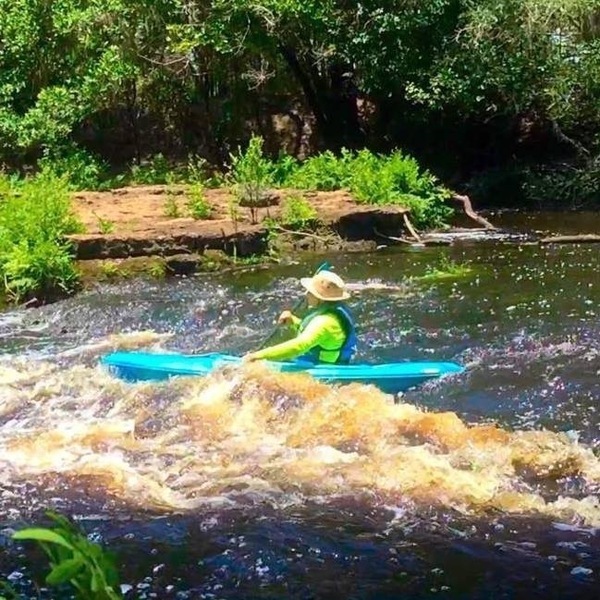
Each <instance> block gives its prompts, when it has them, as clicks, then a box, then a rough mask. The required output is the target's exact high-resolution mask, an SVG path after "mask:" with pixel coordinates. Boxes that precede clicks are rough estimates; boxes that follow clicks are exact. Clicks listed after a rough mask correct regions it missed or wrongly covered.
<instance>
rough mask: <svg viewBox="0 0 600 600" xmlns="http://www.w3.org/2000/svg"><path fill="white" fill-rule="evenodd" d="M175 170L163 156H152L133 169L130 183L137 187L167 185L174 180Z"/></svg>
mask: <svg viewBox="0 0 600 600" xmlns="http://www.w3.org/2000/svg"><path fill="white" fill-rule="evenodd" d="M172 176H173V170H172V167H171V165H170V164H169V162H168V161H167V159H166V158H165V157H164V156H163V155H162V154H160V153H159V154H156V155H154V156H152V157H151V158H150V159H149V160H148V161H145V162H142V163H141V164H140V165H133V166H132V167H131V175H130V183H133V184H137V185H159V184H166V183H169V181H171V180H172Z"/></svg>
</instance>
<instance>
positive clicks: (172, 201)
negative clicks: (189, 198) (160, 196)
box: [163, 189, 181, 219]
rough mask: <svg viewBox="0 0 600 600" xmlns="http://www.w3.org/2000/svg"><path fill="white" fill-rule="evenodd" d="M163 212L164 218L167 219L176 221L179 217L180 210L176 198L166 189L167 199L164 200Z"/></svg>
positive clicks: (171, 191)
mask: <svg viewBox="0 0 600 600" xmlns="http://www.w3.org/2000/svg"><path fill="white" fill-rule="evenodd" d="M163 211H164V213H165V217H168V218H169V219H178V218H179V217H181V210H180V209H179V203H178V202H177V197H176V195H175V194H174V193H173V190H171V189H167V199H166V200H165V204H164V207H163Z"/></svg>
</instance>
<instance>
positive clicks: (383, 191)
mask: <svg viewBox="0 0 600 600" xmlns="http://www.w3.org/2000/svg"><path fill="white" fill-rule="evenodd" d="M262 146H263V141H262V139H261V138H259V137H252V139H251V140H250V144H249V145H248V148H247V150H246V151H242V150H239V151H238V154H236V155H235V156H233V157H232V165H231V170H230V173H229V177H230V178H231V180H232V181H233V182H235V189H236V191H237V196H238V200H239V204H240V205H242V206H249V207H250V210H251V215H252V220H253V222H255V221H256V210H257V208H258V207H260V206H262V205H263V203H264V199H265V195H266V193H267V190H268V188H269V187H272V186H274V187H280V188H295V189H298V190H318V191H333V190H344V189H345V190H348V191H349V192H350V193H351V194H352V195H353V197H354V198H355V199H356V201H357V202H360V203H364V204H378V205H383V204H388V205H389V204H397V205H400V206H404V207H406V208H409V209H410V213H411V217H412V219H413V220H414V222H415V224H416V225H417V226H418V227H422V228H428V227H438V226H441V225H444V224H445V223H446V222H447V220H448V218H449V217H450V216H451V215H452V212H453V211H452V209H451V208H450V207H449V206H448V205H447V204H446V200H447V199H448V198H449V196H450V193H449V191H448V190H447V189H446V188H445V187H444V186H442V185H440V184H439V183H438V181H437V180H436V178H435V177H434V176H433V175H432V174H431V173H429V172H428V171H426V170H424V169H422V168H421V167H420V166H419V164H418V163H417V161H416V160H415V159H414V158H413V157H411V156H408V155H405V154H403V153H402V152H401V151H399V150H397V151H395V152H393V153H391V154H389V155H379V154H374V153H373V152H371V151H370V150H360V151H359V152H352V151H349V150H346V149H342V150H341V152H340V153H339V154H337V155H336V154H334V153H333V152H330V151H325V152H323V153H321V154H318V155H316V156H313V157H311V158H309V159H307V160H305V161H303V162H300V161H297V160H295V159H294V158H292V157H290V156H282V157H280V158H279V159H278V160H276V161H270V160H269V159H268V158H267V157H265V156H264V154H263V151H262ZM304 204H306V203H304ZM301 212H302V213H303V214H300V213H301ZM283 218H284V219H287V220H288V222H291V221H294V223H296V224H297V223H300V222H302V221H308V220H310V218H311V215H309V214H308V213H307V212H306V207H305V206H303V204H302V202H301V201H300V200H299V199H298V198H296V199H295V200H294V201H293V202H290V200H288V201H287V203H286V205H285V206H284V211H283Z"/></svg>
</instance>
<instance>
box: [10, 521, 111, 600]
mask: <svg viewBox="0 0 600 600" xmlns="http://www.w3.org/2000/svg"><path fill="white" fill-rule="evenodd" d="M47 514H48V517H49V518H50V519H51V520H52V521H53V523H54V526H53V527H52V528H51V529H50V528H31V529H22V530H21V531H17V532H16V533H14V534H13V539H14V540H17V541H25V540H28V541H34V542H36V543H37V544H39V546H40V547H41V548H42V549H43V550H44V552H45V553H46V555H47V556H48V559H49V561H50V567H51V571H50V572H49V573H48V575H47V576H46V583H47V584H48V585H50V586H53V587H56V586H59V587H60V586H64V585H65V584H69V585H70V586H71V587H72V588H73V589H74V590H75V597H76V598H78V599H80V600H89V599H90V598H94V599H95V600H118V599H120V598H122V597H123V596H122V594H121V590H120V586H119V575H118V572H117V569H116V566H115V560H114V557H113V556H112V554H110V553H109V552H107V551H106V550H104V549H103V548H102V546H100V545H98V544H95V543H93V542H90V541H89V540H88V538H87V537H86V535H85V534H84V533H83V532H81V531H80V530H79V529H78V528H77V527H75V526H74V525H73V524H72V523H71V522H70V521H69V520H68V519H66V518H65V517H63V516H61V515H57V514H54V513H47Z"/></svg>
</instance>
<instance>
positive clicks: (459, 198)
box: [450, 194, 497, 229]
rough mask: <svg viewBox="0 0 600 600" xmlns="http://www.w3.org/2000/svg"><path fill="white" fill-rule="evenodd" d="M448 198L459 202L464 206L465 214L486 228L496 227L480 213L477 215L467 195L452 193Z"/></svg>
mask: <svg viewBox="0 0 600 600" xmlns="http://www.w3.org/2000/svg"><path fill="white" fill-rule="evenodd" d="M450 199H451V200H455V201H456V202H460V203H461V204H462V205H463V207H464V211H465V214H466V215H467V216H468V217H469V218H471V219H473V220H474V221H476V222H477V223H479V224H480V225H483V226H484V227H485V228H486V229H497V227H495V226H494V225H492V224H491V223H490V222H489V221H488V220H487V219H485V218H483V217H482V216H481V215H478V214H477V213H476V212H475V211H474V210H473V205H472V204H471V199H470V198H469V196H463V195H460V194H454V195H453V196H452V197H451V198H450Z"/></svg>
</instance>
